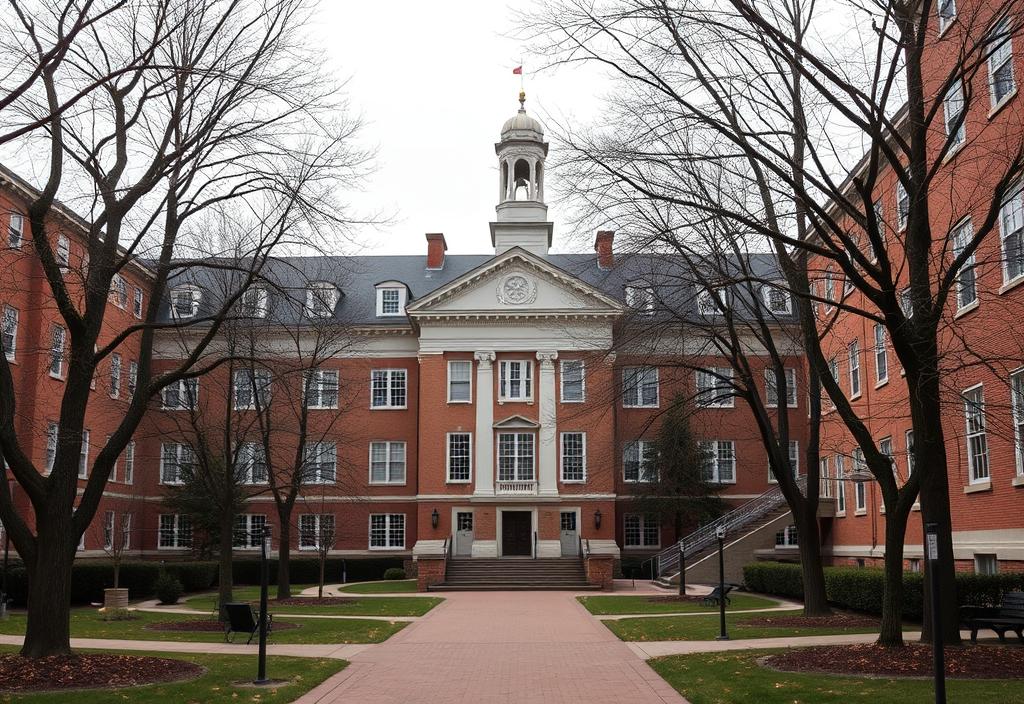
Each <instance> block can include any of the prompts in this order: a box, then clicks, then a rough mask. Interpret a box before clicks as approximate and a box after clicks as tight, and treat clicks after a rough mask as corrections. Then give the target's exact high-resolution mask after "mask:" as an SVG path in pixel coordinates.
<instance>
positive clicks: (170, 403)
mask: <svg viewBox="0 0 1024 704" xmlns="http://www.w3.org/2000/svg"><path fill="white" fill-rule="evenodd" d="M163 397H164V408H165V409H167V410H191V409H194V408H195V407H196V402H197V401H198V400H199V378H198V377H192V378H191V379H179V380H178V381H175V382H172V383H170V384H168V385H167V386H165V387H164V390H163Z"/></svg>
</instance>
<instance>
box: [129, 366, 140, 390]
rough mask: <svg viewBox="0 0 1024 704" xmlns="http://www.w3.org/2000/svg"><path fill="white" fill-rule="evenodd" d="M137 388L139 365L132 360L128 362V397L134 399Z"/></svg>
mask: <svg viewBox="0 0 1024 704" xmlns="http://www.w3.org/2000/svg"><path fill="white" fill-rule="evenodd" d="M138 386H139V363H138V362H136V361H135V360H134V359H133V360H131V361H130V362H128V397H129V398H134V397H135V389H137V388H138Z"/></svg>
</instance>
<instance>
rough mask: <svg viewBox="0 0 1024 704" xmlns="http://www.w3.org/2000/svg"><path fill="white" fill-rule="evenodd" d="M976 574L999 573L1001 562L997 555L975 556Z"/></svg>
mask: <svg viewBox="0 0 1024 704" xmlns="http://www.w3.org/2000/svg"><path fill="white" fill-rule="evenodd" d="M974 572H975V573H976V574H996V573H998V572H999V560H998V559H996V556H995V555H975V556H974Z"/></svg>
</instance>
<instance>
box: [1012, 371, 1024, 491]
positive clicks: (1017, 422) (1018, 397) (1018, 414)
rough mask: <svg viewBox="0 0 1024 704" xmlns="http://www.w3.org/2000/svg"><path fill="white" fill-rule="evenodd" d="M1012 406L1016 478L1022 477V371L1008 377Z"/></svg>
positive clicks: (1023, 458)
mask: <svg viewBox="0 0 1024 704" xmlns="http://www.w3.org/2000/svg"><path fill="white" fill-rule="evenodd" d="M1010 394H1011V396H1012V405H1013V446H1014V448H1015V449H1016V452H1015V453H1014V455H1015V456H1016V460H1017V476H1024V369H1020V370H1018V371H1015V372H1014V373H1013V374H1011V375H1010Z"/></svg>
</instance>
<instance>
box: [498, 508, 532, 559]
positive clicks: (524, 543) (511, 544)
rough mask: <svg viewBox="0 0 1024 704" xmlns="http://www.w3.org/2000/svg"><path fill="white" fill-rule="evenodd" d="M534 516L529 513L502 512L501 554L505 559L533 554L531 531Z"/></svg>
mask: <svg viewBox="0 0 1024 704" xmlns="http://www.w3.org/2000/svg"><path fill="white" fill-rule="evenodd" d="M532 522H533V521H532V515H531V514H530V512H529V511H502V512H501V554H502V555H503V556H505V557H509V556H512V555H525V556H527V557H529V556H530V555H531V554H532V552H533V551H532V550H531V547H532V544H531V543H532V540H531V536H530V529H531V524H532Z"/></svg>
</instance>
